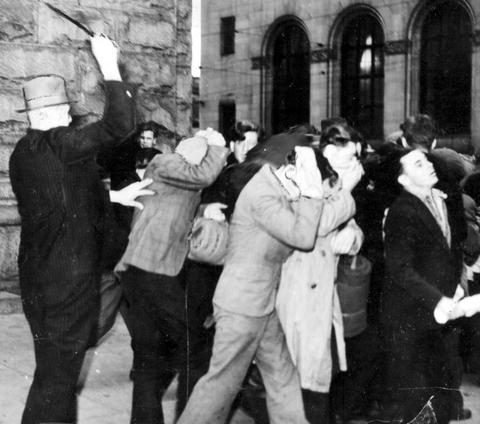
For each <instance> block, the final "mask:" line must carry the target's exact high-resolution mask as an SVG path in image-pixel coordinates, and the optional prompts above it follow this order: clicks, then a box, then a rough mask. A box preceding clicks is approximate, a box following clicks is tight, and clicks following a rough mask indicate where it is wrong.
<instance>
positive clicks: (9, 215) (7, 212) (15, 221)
mask: <svg viewBox="0 0 480 424" xmlns="http://www.w3.org/2000/svg"><path fill="white" fill-rule="evenodd" d="M0 225H1V226H7V225H20V215H19V214H18V209H17V206H16V205H8V204H7V205H0Z"/></svg>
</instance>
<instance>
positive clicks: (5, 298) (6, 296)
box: [0, 291, 23, 315]
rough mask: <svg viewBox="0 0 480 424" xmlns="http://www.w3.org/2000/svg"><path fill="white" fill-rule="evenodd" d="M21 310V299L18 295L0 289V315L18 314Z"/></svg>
mask: <svg viewBox="0 0 480 424" xmlns="http://www.w3.org/2000/svg"><path fill="white" fill-rule="evenodd" d="M22 312H23V308H22V301H21V299H20V296H19V295H17V294H13V293H9V292H6V291H0V315H7V314H20V313H22Z"/></svg>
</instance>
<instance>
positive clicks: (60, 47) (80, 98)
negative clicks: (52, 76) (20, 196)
mask: <svg viewBox="0 0 480 424" xmlns="http://www.w3.org/2000/svg"><path fill="white" fill-rule="evenodd" d="M51 3H52V4H53V5H54V6H56V7H58V8H60V9H62V10H63V11H65V12H66V13H68V14H69V15H71V16H73V17H75V18H76V19H77V20H79V21H80V22H82V23H84V24H86V25H87V26H89V27H90V28H91V29H92V30H93V31H94V32H102V33H104V34H106V35H108V36H110V37H111V38H113V39H114V40H115V41H117V42H118V44H119V46H120V49H121V71H122V74H123V78H124V80H125V81H127V82H129V83H130V84H131V85H132V87H133V88H134V91H136V93H137V94H136V99H137V118H138V119H137V120H138V121H139V122H140V121H142V120H149V119H153V120H155V121H157V122H159V123H162V124H163V125H165V126H166V127H167V128H169V129H170V130H171V131H172V132H174V133H176V134H178V135H179V136H186V135H188V134H189V133H190V128H191V85H192V84H191V72H190V66H191V40H190V28H191V22H190V19H191V1H190V0H134V1H133V0H52V1H51ZM87 38H88V36H87V35H86V34H84V33H83V32H82V31H81V30H79V29H78V28H76V27H75V26H73V25H72V24H71V23H69V22H67V21H65V20H64V19H63V18H61V17H59V16H57V15H56V14H55V13H54V12H52V11H51V10H50V9H49V8H47V7H46V6H45V4H44V3H43V2H42V1H41V0H15V1H12V0H0V289H1V287H2V286H1V282H2V281H4V282H5V281H7V282H8V281H12V280H15V278H16V275H17V266H16V256H17V249H18V241H19V217H18V213H17V209H16V203H15V199H14V195H13V193H12V191H11V187H10V183H9V180H8V159H9V156H10V153H11V152H12V150H13V148H14V146H15V143H16V142H17V140H18V139H19V138H20V137H21V136H22V135H23V134H24V133H25V130H26V128H27V122H26V115H25V114H19V113H16V112H15V109H18V108H21V107H22V106H23V99H22V94H21V87H22V84H23V83H24V81H25V79H26V78H27V77H29V76H31V75H35V74H48V73H56V74H59V75H62V76H63V77H64V78H65V79H66V80H67V85H68V91H69V96H70V98H71V99H72V100H76V101H77V103H75V104H74V105H73V106H72V112H73V114H74V115H76V116H78V117H79V118H81V119H82V120H83V121H89V120H94V119H97V118H99V117H100V116H101V114H102V111H103V99H104V94H103V89H102V85H101V78H100V72H99V70H98V68H97V66H96V63H95V60H94V58H93V56H92V55H91V53H90V49H89V46H88V44H87V43H88V42H87V41H86V40H87ZM4 284H6V283H4ZM10 285H11V284H10Z"/></svg>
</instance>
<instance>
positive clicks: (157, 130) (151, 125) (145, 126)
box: [137, 121, 174, 138]
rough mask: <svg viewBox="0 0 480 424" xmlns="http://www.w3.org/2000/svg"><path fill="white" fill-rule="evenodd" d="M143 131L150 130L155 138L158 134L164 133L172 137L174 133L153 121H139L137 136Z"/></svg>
mask: <svg viewBox="0 0 480 424" xmlns="http://www.w3.org/2000/svg"><path fill="white" fill-rule="evenodd" d="M144 131H152V132H153V136H154V137H155V138H157V137H158V136H159V135H160V134H162V135H165V136H166V137H172V136H173V135H174V134H173V132H172V131H170V130H169V129H168V128H167V127H165V126H164V125H162V124H159V123H157V122H155V121H146V122H141V123H140V124H138V125H137V136H140V134H142V132H144Z"/></svg>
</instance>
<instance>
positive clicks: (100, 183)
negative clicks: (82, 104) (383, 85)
mask: <svg viewBox="0 0 480 424" xmlns="http://www.w3.org/2000/svg"><path fill="white" fill-rule="evenodd" d="M91 46H92V52H93V55H94V57H95V58H96V60H97V62H98V65H99V68H100V71H101V73H102V75H103V77H104V80H105V92H106V104H105V110H104V115H103V118H102V119H101V120H100V121H99V122H97V123H94V124H90V125H87V126H85V127H83V128H74V127H72V126H70V125H69V124H70V121H71V118H70V115H69V100H68V97H67V95H66V90H65V81H64V80H63V78H61V77H59V76H56V75H46V76H37V77H35V78H32V79H31V80H29V81H28V82H27V83H26V85H25V87H24V91H23V93H24V98H25V109H23V110H22V112H26V113H27V115H28V120H29V123H30V128H29V129H28V132H27V134H26V136H25V137H23V138H22V139H21V140H20V141H19V142H18V144H17V146H16V148H15V150H14V152H13V154H12V156H11V159H10V177H11V182H12V187H13V190H14V192H15V195H16V197H17V200H18V207H19V212H20V215H21V219H22V224H21V225H22V229H21V230H22V233H21V244H20V252H19V271H20V285H21V296H22V301H23V307H24V312H25V315H26V317H27V320H28V322H29V325H30V328H31V332H32V336H33V340H34V349H35V359H36V370H35V375H34V379H33V382H32V386H31V388H30V392H29V395H28V399H27V401H26V406H25V410H24V413H23V417H22V424H40V423H74V422H76V390H77V381H78V378H79V373H80V369H81V366H82V363H83V360H84V357H85V353H86V351H87V349H89V348H90V347H92V346H94V345H95V344H96V343H98V342H99V336H100V335H102V332H101V331H100V330H99V316H100V315H101V313H102V294H103V292H101V289H100V287H101V281H104V279H105V276H106V275H108V276H110V278H111V280H112V281H113V282H114V284H116V285H118V288H119V290H120V292H121V295H122V301H121V304H120V306H119V308H120V311H121V313H122V315H123V318H124V320H125V322H126V324H127V327H128V330H129V332H130V335H131V340H132V341H131V348H132V349H133V354H134V360H133V364H131V369H130V370H129V371H130V378H131V379H132V380H133V395H132V412H131V423H132V424H149V423H152V424H153V423H155V424H158V423H163V422H164V418H163V410H162V396H163V394H164V393H165V391H166V389H167V388H168V386H169V385H170V383H171V382H172V380H173V379H174V378H175V376H177V375H178V389H177V411H176V422H178V423H179V424H202V423H204V424H214V423H218V424H220V423H225V422H227V421H228V419H229V417H230V416H231V413H232V408H233V407H234V405H237V404H240V405H242V407H244V408H245V409H246V410H247V411H248V412H249V413H250V414H251V415H252V418H253V419H254V420H255V422H257V423H258V424H261V423H266V422H270V423H272V424H279V423H286V424H287V423H288V424H291V423H298V424H300V423H311V424H317V423H321V424H328V423H332V424H337V423H338V424H344V423H345V424H346V423H349V422H353V420H356V419H367V420H369V421H373V420H381V422H394V423H409V422H415V421H412V420H415V419H416V417H417V416H418V417H420V416H422V414H424V416H426V415H425V414H431V416H433V417H434V419H436V422H437V423H438V424H447V423H448V422H449V421H450V420H454V419H466V418H469V417H470V416H471V412H470V411H469V410H468V409H465V408H464V406H463V398H462V395H461V392H460V390H459V388H460V384H461V381H462V372H463V368H464V367H465V366H467V367H469V369H470V370H471V371H472V372H476V373H478V374H479V375H480V364H479V361H478V357H479V354H480V322H479V321H478V319H477V316H475V314H476V313H477V312H478V311H480V300H479V297H480V294H479V293H480V289H479V288H478V286H479V282H480V277H479V276H480V259H479V255H480V227H479V223H480V218H479V216H478V214H477V210H478V208H477V206H480V172H478V171H476V165H475V160H474V158H473V157H469V156H467V155H462V154H459V153H457V152H455V151H454V150H452V149H448V148H437V146H436V143H437V138H438V135H439V133H438V130H437V127H436V125H435V123H434V121H433V119H432V118H431V117H429V116H427V115H421V114H419V115H415V116H412V117H409V118H407V119H406V121H405V122H404V123H402V124H401V125H400V131H399V132H397V133H396V134H395V135H393V136H391V137H388V139H387V140H386V141H385V142H384V143H382V144H381V145H380V146H379V147H378V148H377V149H376V150H374V149H372V148H371V146H370V145H369V144H368V143H367V142H366V141H365V140H364V139H363V138H362V135H361V134H360V133H359V132H358V131H356V130H355V129H354V128H352V127H351V126H350V125H349V123H348V122H347V121H346V120H345V119H344V118H341V117H331V118H327V119H325V120H323V121H322V122H321V125H320V127H319V128H317V127H316V126H315V125H312V124H306V123H299V124H298V125H297V126H295V127H292V128H290V129H288V130H286V131H284V132H283V133H280V134H276V135H273V136H271V137H269V138H267V139H265V137H264V134H263V131H262V129H261V128H260V127H259V126H258V125H257V124H255V123H252V122H250V121H247V120H244V121H239V122H237V123H236V124H235V125H234V126H233V127H232V128H231V129H230V131H229V132H228V133H227V134H223V135H222V134H220V133H219V132H217V131H215V130H213V129H211V128H207V129H206V130H201V131H198V132H197V133H196V134H194V135H193V136H192V137H190V138H184V139H180V140H177V138H176V134H174V133H172V132H170V131H169V130H168V129H167V128H166V127H164V126H162V125H160V124H157V123H155V122H152V121H149V122H144V123H141V124H138V125H136V124H135V121H134V116H135V114H134V108H135V104H134V99H133V97H132V94H131V93H130V92H129V91H128V89H127V88H126V86H125V84H124V83H123V82H122V80H121V76H120V72H119V69H118V50H117V46H116V45H115V43H113V42H112V41H111V40H109V39H108V38H106V37H104V36H98V35H95V36H93V37H92V39H91ZM226 140H227V141H228V146H227V143H226ZM102 179H103V180H102ZM147 187H148V188H147ZM202 236H203V239H202V243H199V245H198V246H196V248H198V249H200V250H202V249H203V251H202V253H203V255H200V256H199V255H198V253H197V254H194V253H195V252H194V251H193V250H194V249H193V240H194V239H196V238H197V237H202ZM114 312H116V308H114ZM125 348H126V349H127V348H129V347H128V346H125ZM417 419H419V420H420V418H417ZM419 422H420V421H419Z"/></svg>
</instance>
